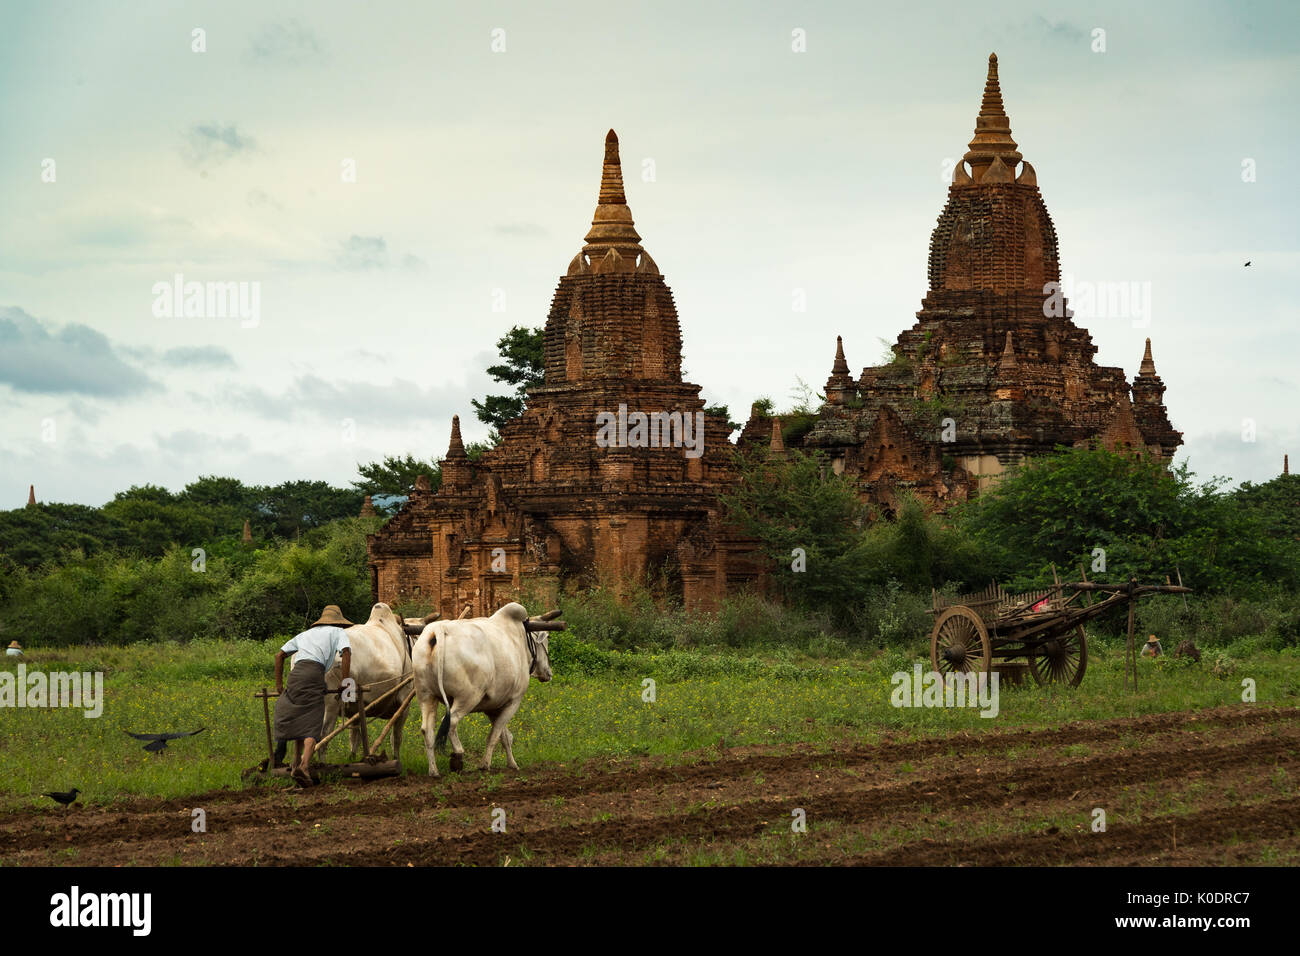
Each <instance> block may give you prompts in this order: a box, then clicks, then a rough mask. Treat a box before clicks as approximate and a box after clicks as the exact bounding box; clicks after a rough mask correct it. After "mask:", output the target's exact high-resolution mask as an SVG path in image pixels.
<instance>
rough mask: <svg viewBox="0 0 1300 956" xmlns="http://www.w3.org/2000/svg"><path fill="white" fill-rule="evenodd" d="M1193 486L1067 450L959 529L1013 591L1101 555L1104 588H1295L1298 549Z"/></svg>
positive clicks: (1255, 518)
mask: <svg viewBox="0 0 1300 956" xmlns="http://www.w3.org/2000/svg"><path fill="white" fill-rule="evenodd" d="M1222 485H1223V480H1222V479H1214V480H1212V481H1209V482H1204V483H1200V484H1198V483H1197V482H1196V480H1195V477H1194V476H1193V475H1192V473H1191V471H1190V470H1189V469H1188V467H1187V465H1186V463H1184V464H1181V465H1179V466H1177V467H1173V468H1169V467H1166V465H1164V464H1163V463H1162V462H1160V461H1157V460H1154V459H1151V458H1145V457H1135V456H1132V455H1123V454H1116V453H1113V452H1109V451H1106V450H1104V449H1070V450H1062V451H1059V452H1058V453H1057V454H1054V455H1048V456H1043V457H1041V458H1034V459H1030V460H1029V461H1028V462H1026V463H1025V464H1023V465H1021V466H1019V467H1017V468H1013V469H1012V470H1011V471H1010V472H1009V473H1008V474H1007V475H1006V476H1004V478H1003V479H1002V480H1001V481H999V482H998V483H997V484H995V485H994V486H993V487H992V488H991V489H989V490H988V491H986V492H984V493H982V494H981V495H980V496H979V497H978V498H977V499H975V500H974V501H973V502H971V503H970V504H969V505H968V506H967V508H966V509H965V510H964V513H963V515H962V526H963V527H964V529H965V530H966V531H967V532H968V533H970V534H972V535H974V536H976V538H977V539H978V540H979V541H980V542H981V543H982V545H983V546H984V547H985V548H986V549H987V550H988V551H989V553H992V554H995V555H996V556H997V560H996V562H995V563H996V564H997V565H998V572H999V573H998V574H997V576H998V578H999V579H1000V580H1003V581H1004V582H1007V583H1009V584H1011V585H1012V586H1015V587H1022V586H1023V587H1029V586H1037V585H1041V584H1043V583H1045V582H1046V581H1050V580H1051V571H1050V568H1049V565H1050V564H1051V563H1055V564H1056V565H1057V567H1058V569H1059V570H1061V571H1063V572H1064V573H1066V574H1068V575H1073V573H1074V572H1075V571H1076V569H1077V568H1078V567H1079V566H1080V565H1083V566H1084V567H1088V568H1092V566H1093V560H1094V554H1096V553H1097V549H1101V551H1104V552H1105V565H1106V570H1105V572H1104V573H1103V572H1098V571H1093V570H1090V571H1089V574H1090V575H1091V574H1096V576H1097V577H1098V578H1099V579H1101V580H1111V581H1113V580H1117V579H1121V580H1122V579H1125V578H1128V577H1129V576H1130V575H1134V576H1136V577H1137V578H1138V579H1139V580H1144V581H1152V582H1160V581H1163V580H1164V578H1165V576H1166V575H1173V574H1174V573H1175V570H1177V571H1179V572H1181V574H1182V577H1183V580H1184V582H1185V583H1186V584H1188V585H1189V586H1192V587H1196V588H1198V589H1225V590H1251V589H1253V588H1256V587H1258V586H1261V585H1264V584H1267V583H1268V582H1270V581H1288V582H1290V581H1296V580H1297V575H1298V573H1300V561H1298V556H1297V548H1296V547H1295V542H1287V541H1283V540H1279V539H1277V538H1274V537H1270V535H1269V534H1268V531H1267V528H1266V525H1265V523H1264V518H1263V514H1264V513H1266V511H1267V509H1252V508H1251V507H1249V506H1247V505H1243V503H1242V500H1241V499H1240V498H1239V497H1235V496H1232V495H1228V494H1225V493H1224V492H1222V491H1221V488H1222Z"/></svg>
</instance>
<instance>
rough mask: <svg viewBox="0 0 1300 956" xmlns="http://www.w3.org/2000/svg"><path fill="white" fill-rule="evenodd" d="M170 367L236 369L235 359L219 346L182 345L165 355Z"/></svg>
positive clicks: (169, 350) (164, 359)
mask: <svg viewBox="0 0 1300 956" xmlns="http://www.w3.org/2000/svg"><path fill="white" fill-rule="evenodd" d="M163 361H164V362H166V363H167V364H168V365H172V366H182V367H189V368H195V367H207V368H234V367H235V359H234V357H233V356H232V355H231V354H230V353H229V352H227V351H226V350H225V349H223V348H221V347H220V346H217V345H180V346H177V347H176V348H174V349H168V350H167V351H166V352H164V353H163Z"/></svg>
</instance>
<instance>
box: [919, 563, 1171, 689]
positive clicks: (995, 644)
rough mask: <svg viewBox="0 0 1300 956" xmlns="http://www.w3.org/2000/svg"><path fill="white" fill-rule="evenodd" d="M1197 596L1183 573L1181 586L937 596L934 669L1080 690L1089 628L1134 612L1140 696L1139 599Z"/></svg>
mask: <svg viewBox="0 0 1300 956" xmlns="http://www.w3.org/2000/svg"><path fill="white" fill-rule="evenodd" d="M1081 573H1082V572H1081ZM1053 575H1054V576H1055V569H1053ZM1166 582H1168V579H1167V578H1166ZM1067 592H1069V593H1067ZM1190 593H1191V588H1185V587H1183V586H1182V575H1181V574H1179V583H1178V584H1177V585H1175V584H1170V583H1165V584H1138V583H1137V580H1136V579H1135V578H1130V579H1129V580H1128V581H1126V582H1124V583H1120V584H1099V583H1097V582H1094V581H1089V580H1088V579H1087V575H1086V574H1084V575H1083V580H1082V581H1075V582H1071V583H1065V584H1062V583H1061V582H1060V581H1059V579H1058V581H1057V583H1056V584H1055V585H1054V586H1052V587H1050V588H1047V589H1045V590H1042V591H1030V592H1027V593H1023V594H1008V593H1007V592H1006V591H1004V590H1002V588H1001V587H1000V586H999V585H998V584H996V583H994V584H991V585H989V586H988V587H987V588H985V589H984V590H983V591H979V592H976V593H974V594H966V595H959V596H957V597H955V598H947V597H944V596H943V595H940V594H937V593H934V592H932V593H931V600H932V604H933V607H932V610H931V611H930V613H931V614H933V615H934V618H935V620H934V629H933V630H932V631H931V632H930V665H931V667H932V668H933V669H934V670H936V671H938V672H939V673H941V674H945V675H946V674H950V673H969V672H972V671H973V672H977V673H978V672H981V671H983V672H988V671H992V670H996V671H998V672H999V673H1000V674H1007V675H1011V676H1013V677H1018V676H1019V673H1018V672H1021V673H1022V672H1023V669H1026V668H1027V669H1028V671H1029V673H1030V674H1031V675H1033V678H1034V680H1035V681H1036V682H1037V683H1038V684H1039V685H1050V684H1069V685H1070V686H1071V687H1078V686H1079V684H1080V682H1081V681H1082V680H1083V675H1084V672H1085V671H1086V670H1087V668H1088V638H1087V636H1086V635H1085V634H1084V630H1083V626H1084V624H1086V623H1087V622H1089V621H1093V620H1096V619H1097V618H1100V617H1104V616H1106V615H1108V614H1114V613H1116V612H1118V611H1120V610H1122V609H1125V608H1127V610H1128V647H1127V652H1126V656H1125V678H1124V680H1125V687H1127V686H1128V676H1129V673H1130V672H1131V673H1132V676H1133V687H1134V689H1135V690H1136V689H1137V651H1138V648H1137V647H1136V646H1135V644H1134V641H1133V627H1134V610H1135V605H1136V603H1137V600H1138V598H1140V597H1144V596H1146V595H1149V594H1190ZM1094 598H1095V600H1094Z"/></svg>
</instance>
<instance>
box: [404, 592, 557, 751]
mask: <svg viewBox="0 0 1300 956" xmlns="http://www.w3.org/2000/svg"><path fill="white" fill-rule="evenodd" d="M527 619H528V612H527V611H526V610H524V608H523V605H521V604H515V603H511V604H507V605H505V606H504V607H502V608H501V609H500V610H499V611H497V612H496V613H495V614H493V615H492V616H491V617H478V618H471V619H469V620H462V621H435V622H433V623H432V624H429V625H427V626H426V627H425V628H424V631H423V632H422V633H421V634H420V638H419V640H417V641H416V642H415V646H414V647H413V648H412V649H411V660H412V663H413V664H414V666H415V689H416V693H417V695H418V696H419V698H420V729H421V730H422V731H423V732H424V749H425V752H426V753H427V754H428V756H429V776H431V777H436V776H438V764H437V761H436V760H435V759H434V754H435V743H436V736H435V728H436V727H437V724H438V706H439V704H445V705H446V706H447V710H448V712H449V713H448V720H447V725H448V727H447V733H448V737H449V739H450V740H451V747H452V755H451V769H452V770H453V771H458V770H460V769H461V767H462V766H464V759H465V758H464V754H465V748H464V747H463V746H461V742H460V737H459V736H458V735H457V733H456V728H457V726H458V725H459V724H460V721H461V718H463V717H464V716H465V715H466V714H474V713H484V714H487V716H488V718H489V719H490V720H491V721H492V732H491V733H490V734H489V735H488V741H487V748H486V749H485V751H484V753H483V762H482V764H481V765H480V766H481V767H482V769H484V770H487V769H489V768H490V767H491V766H492V751H493V750H494V749H495V748H496V745H497V741H498V740H500V741H501V742H502V744H503V745H504V746H505V748H506V765H507V766H508V767H509V768H510V769H511V770H518V769H519V765H518V764H517V763H515V755H514V751H513V749H512V744H513V743H514V737H513V736H512V735H511V733H510V731H509V729H508V727H507V725H508V724H509V723H510V718H511V717H513V716H514V715H515V711H517V710H518V709H519V705H520V704H521V703H523V699H524V693H525V692H526V691H527V690H528V682H529V679H530V677H531V676H532V675H533V674H536V675H537V678H538V680H541V681H548V680H550V679H551V658H550V645H549V635H548V634H547V633H546V632H545V631H541V632H531V633H530V632H529V631H528V630H527V629H526V628H525V627H524V621H526V620H527Z"/></svg>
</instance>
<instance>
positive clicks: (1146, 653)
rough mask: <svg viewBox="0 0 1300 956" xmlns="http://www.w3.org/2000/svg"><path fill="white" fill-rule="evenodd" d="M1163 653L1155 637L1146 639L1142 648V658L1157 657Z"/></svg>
mask: <svg viewBox="0 0 1300 956" xmlns="http://www.w3.org/2000/svg"><path fill="white" fill-rule="evenodd" d="M1163 653H1164V649H1163V648H1161V646H1160V641H1159V639H1157V638H1156V636H1155V635H1154V634H1152V635H1151V636H1150V637H1148V638H1147V642H1146V646H1144V647H1143V648H1142V656H1143V657H1159V656H1160V655H1161V654H1163Z"/></svg>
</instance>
